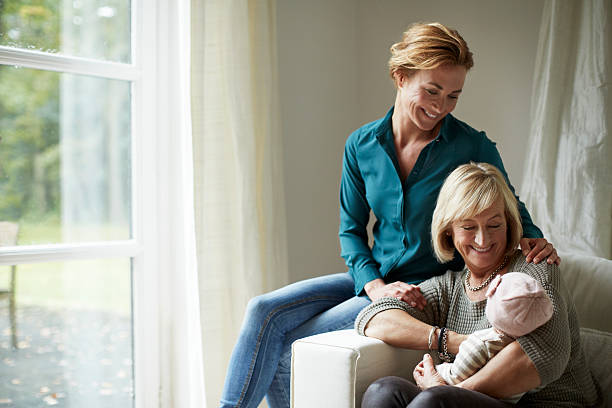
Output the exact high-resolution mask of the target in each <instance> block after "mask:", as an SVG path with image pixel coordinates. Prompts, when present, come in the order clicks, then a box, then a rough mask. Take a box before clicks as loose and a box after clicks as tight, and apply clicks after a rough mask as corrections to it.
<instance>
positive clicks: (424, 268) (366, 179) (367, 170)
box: [339, 108, 542, 295]
mask: <svg viewBox="0 0 612 408" xmlns="http://www.w3.org/2000/svg"><path fill="white" fill-rule="evenodd" d="M392 115H393V108H391V110H390V111H389V112H388V113H387V115H386V116H385V117H384V118H382V119H379V120H377V121H375V122H372V123H369V124H366V125H364V126H362V127H361V128H359V129H357V130H356V131H355V132H353V133H352V134H351V135H350V136H349V138H348V140H347V141H346V145H345V149H344V160H343V167H342V180H341V183H340V231H339V235H340V246H341V249H342V251H341V255H342V257H343V258H344V260H345V262H346V265H347V266H348V269H349V273H350V274H351V276H352V277H353V280H354V281H355V293H356V294H357V295H361V294H362V292H363V287H364V286H365V284H366V283H368V282H370V281H372V280H374V279H376V278H382V279H383V280H384V281H385V282H388V283H389V282H395V281H404V282H407V283H414V284H418V283H420V282H422V281H424V280H426V279H428V278H430V277H432V276H435V275H441V274H443V273H444V272H446V271H447V270H449V269H451V270H460V269H461V268H462V267H463V260H462V259H461V257H459V256H456V257H455V259H454V260H453V261H451V262H450V263H447V264H440V263H438V261H437V260H436V258H435V255H434V253H433V248H432V246H431V233H430V227H431V219H432V214H433V210H434V208H435V206H436V199H437V198H438V192H439V191H440V188H441V187H442V184H443V183H444V180H445V179H446V176H448V174H450V173H451V172H452V171H453V170H454V169H455V168H456V167H457V166H459V165H461V164H464V163H469V162H470V161H474V162H487V163H490V164H493V165H494V166H496V167H497V168H499V170H501V172H502V173H503V175H504V177H506V180H508V175H507V173H506V170H505V169H504V165H503V163H502V159H501V157H500V155H499V152H498V151H497V148H496V147H495V143H494V142H492V141H491V140H490V139H489V138H487V136H486V134H485V133H484V132H479V131H477V130H475V129H473V128H472V127H470V126H468V125H467V124H466V123H464V122H462V121H460V120H458V119H456V118H455V117H454V116H452V115H450V114H449V115H447V116H446V117H445V118H444V119H443V120H442V126H441V129H440V133H439V134H438V136H437V137H436V138H435V139H434V140H432V141H431V142H430V143H429V144H428V145H427V146H425V148H423V150H422V151H421V153H420V154H419V157H418V159H417V161H416V163H415V165H414V168H413V169H412V171H411V172H410V174H409V175H408V177H407V178H406V180H403V181H402V180H401V179H400V175H399V174H400V173H399V164H398V161H397V155H396V153H395V147H394V144H393V131H392V127H391V116H392ZM508 185H509V186H510V189H511V190H512V192H513V193H514V188H513V187H512V185H511V184H510V183H509V182H508ZM515 194H516V193H515ZM517 199H518V196H517ZM518 205H519V212H520V214H521V219H522V225H523V234H524V236H526V237H529V238H541V237H542V232H541V231H540V229H539V228H538V227H536V226H535V225H534V224H533V222H532V221H531V217H530V216H529V213H528V212H527V209H526V208H525V204H523V203H522V202H521V201H520V200H519V201H518ZM370 209H371V210H372V212H373V213H374V215H375V216H376V223H375V224H374V229H373V235H374V244H373V246H372V248H370V247H369V245H368V236H367V232H366V225H367V224H368V220H369V217H370Z"/></svg>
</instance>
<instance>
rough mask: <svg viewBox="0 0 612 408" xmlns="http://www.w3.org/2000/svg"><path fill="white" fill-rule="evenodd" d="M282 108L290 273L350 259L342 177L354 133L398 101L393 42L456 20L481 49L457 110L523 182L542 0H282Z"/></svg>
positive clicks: (313, 271) (338, 267) (323, 270)
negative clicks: (416, 29)
mask: <svg viewBox="0 0 612 408" xmlns="http://www.w3.org/2000/svg"><path fill="white" fill-rule="evenodd" d="M277 4H278V5H277V18H278V46H279V53H278V55H279V73H280V89H281V95H280V97H281V105H282V110H281V119H282V130H283V136H284V152H285V157H284V158H285V180H286V181H285V183H286V185H285V192H286V202H287V218H288V220H287V225H288V247H289V265H290V278H291V280H292V281H296V280H299V279H304V278H307V277H313V276H320V275H323V274H328V273H335V272H343V271H345V270H346V268H345V266H344V262H343V260H342V259H341V258H340V256H339V253H340V249H339V245H338V185H339V180H340V169H341V162H342V149H343V146H344V141H345V139H346V137H347V136H348V134H349V133H350V132H351V131H352V130H354V129H356V128H357V127H359V126H360V125H361V124H363V123H366V122H369V121H371V120H375V119H377V118H379V117H380V116H382V115H384V113H385V112H386V111H387V110H388V108H389V107H390V106H391V105H392V103H393V98H394V89H393V85H392V83H391V81H390V79H389V77H388V73H387V67H386V63H387V59H388V56H389V46H390V45H391V44H392V43H394V42H396V41H398V40H399V39H400V38H401V34H402V32H403V30H404V29H405V28H406V27H407V26H408V25H409V24H410V23H412V22H416V21H440V22H442V23H444V24H447V25H449V26H451V27H454V28H456V29H457V30H459V32H460V33H461V34H462V35H463V37H464V38H465V39H466V41H467V42H468V44H469V46H470V48H471V50H472V52H473V53H474V60H475V66H474V68H473V69H472V71H470V73H469V74H468V78H467V80H466V84H465V87H464V92H463V94H462V96H461V99H460V102H459V105H458V107H457V109H456V111H455V114H456V116H457V117H459V118H460V119H462V120H464V121H466V122H467V123H469V124H470V125H472V126H473V127H475V128H477V129H482V130H485V131H486V132H487V134H488V135H489V137H490V138H491V139H493V140H495V141H497V142H498V148H499V150H500V152H501V153H502V157H503V158H504V163H505V165H506V169H507V170H508V172H509V175H510V179H511V180H512V182H513V184H514V185H515V187H517V188H518V187H519V186H520V181H521V178H522V167H523V160H522V158H523V148H524V146H525V145H526V140H527V132H528V130H529V104H530V98H531V82H532V75H533V68H534V61H535V53H536V47H537V41H538V32H539V22H540V17H541V13H542V6H543V1H542V0H539V1H533V0H515V1H512V2H509V1H507V0H463V1H461V2H457V1H455V0H429V1H427V2H422V1H416V0H415V1H407V0H379V1H374V0H334V1H329V0H309V1H304V0H279V1H278V3H277Z"/></svg>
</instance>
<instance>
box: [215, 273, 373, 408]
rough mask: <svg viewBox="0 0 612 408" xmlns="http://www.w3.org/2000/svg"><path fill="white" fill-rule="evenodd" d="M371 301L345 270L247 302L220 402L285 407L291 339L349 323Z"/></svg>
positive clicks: (224, 405)
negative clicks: (356, 289) (357, 289)
mask: <svg viewBox="0 0 612 408" xmlns="http://www.w3.org/2000/svg"><path fill="white" fill-rule="evenodd" d="M369 303H370V299H369V298H368V297H367V296H359V297H358V296H355V293H354V283H353V279H352V278H351V277H350V275H349V274H348V273H340V274H335V275H328V276H322V277H320V278H313V279H308V280H305V281H301V282H297V283H294V284H291V285H288V286H285V287H284V288H281V289H278V290H275V291H273V292H270V293H266V294H264V295H261V296H257V297H255V298H253V299H251V301H250V302H249V304H248V306H247V310H246V314H245V317H244V322H243V324H242V328H241V330H240V335H239V337H238V341H237V343H236V345H235V346H234V351H233V353H232V357H231V359H230V363H229V367H228V371H227V375H226V377H225V386H224V387H223V393H222V394H221V405H220V407H221V408H228V407H241V408H251V407H252V408H256V407H257V406H258V405H259V403H260V402H261V400H262V399H263V398H264V396H266V398H267V400H268V405H269V406H270V407H271V408H281V407H282V408H287V407H289V401H290V399H289V389H290V377H291V344H292V343H293V342H294V341H295V340H297V339H301V338H304V337H307V336H311V335H314V334H319V333H325V332H329V331H333V330H341V329H348V328H352V327H353V324H354V321H355V317H357V314H358V313H359V311H360V310H361V309H363V308H364V307H365V306H367V305H368V304H369Z"/></svg>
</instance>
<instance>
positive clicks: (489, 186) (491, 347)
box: [355, 163, 602, 408]
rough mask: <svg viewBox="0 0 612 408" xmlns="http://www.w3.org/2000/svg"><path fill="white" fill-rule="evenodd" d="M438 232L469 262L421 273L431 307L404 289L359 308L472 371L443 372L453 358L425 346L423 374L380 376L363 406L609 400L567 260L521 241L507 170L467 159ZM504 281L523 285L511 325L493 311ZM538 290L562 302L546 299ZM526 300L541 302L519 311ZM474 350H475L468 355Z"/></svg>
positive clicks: (365, 329)
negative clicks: (550, 258)
mask: <svg viewBox="0 0 612 408" xmlns="http://www.w3.org/2000/svg"><path fill="white" fill-rule="evenodd" d="M431 231H432V237H433V244H434V248H435V252H436V255H437V256H438V258H439V259H440V260H441V261H448V260H449V259H452V258H453V257H454V255H455V253H457V254H458V258H461V259H462V260H463V261H464V262H465V267H464V268H463V270H460V271H452V270H448V271H447V272H446V273H444V274H442V275H439V276H434V277H432V278H430V279H427V280H425V281H424V282H421V283H420V284H419V289H420V291H421V293H422V294H423V296H425V298H426V299H427V304H426V306H425V307H424V308H418V307H414V306H412V305H410V304H408V303H407V302H404V301H402V300H399V299H397V298H395V297H383V298H381V299H378V300H376V301H374V302H372V303H371V304H370V305H368V306H367V307H366V308H364V309H363V310H362V311H361V312H360V313H359V315H358V316H357V318H356V320H355V329H356V330H357V331H358V332H359V333H360V334H362V335H366V336H370V337H375V338H378V339H380V340H382V341H384V342H385V343H388V344H390V345H392V346H395V347H402V348H408V349H413V350H428V351H429V352H430V353H432V354H434V355H438V356H439V358H440V360H442V361H445V362H447V363H450V362H453V360H454V362H453V364H454V369H455V370H457V369H458V370H457V372H463V373H467V372H469V375H466V376H461V377H460V376H454V377H449V376H444V375H441V373H440V372H439V371H438V370H439V369H440V370H443V372H447V371H445V370H446V369H447V368H448V366H441V367H440V366H436V365H435V364H434V361H433V359H432V357H431V355H430V354H424V355H423V360H422V361H421V362H420V363H419V364H418V365H417V366H416V367H415V368H414V371H413V378H414V383H413V382H411V381H408V380H407V379H405V378H400V377H395V376H391V377H383V378H381V379H378V380H376V381H375V382H374V383H372V384H371V385H370V386H369V387H368V389H367V390H366V392H365V393H364V395H363V399H362V402H361V406H362V408H439V407H457V408H459V407H488V408H508V407H512V406H514V405H513V404H510V403H509V401H512V402H513V403H517V406H529V407H548V406H551V407H552V406H554V407H578V406H580V407H591V406H599V404H601V400H602V395H601V392H600V391H599V389H600V387H598V385H597V384H596V383H595V381H594V379H593V377H592V376H591V373H590V372H589V369H588V367H587V364H586V362H585V358H584V352H583V351H582V346H581V342H580V325H579V323H578V317H577V315H576V308H575V306H574V303H573V300H572V297H571V295H570V292H569V291H568V289H567V288H566V287H565V286H564V282H563V279H561V276H560V271H559V268H558V267H557V265H555V264H548V263H546V262H542V263H540V264H534V263H530V262H528V261H527V259H526V257H525V255H524V254H522V253H521V252H520V251H519V250H518V249H517V244H518V239H519V238H520V237H521V224H520V218H519V214H518V210H517V204H516V199H515V198H514V195H513V194H512V192H511V191H510V189H509V188H508V186H507V184H506V180H505V178H504V177H503V175H502V174H501V172H500V171H499V170H498V169H497V168H495V167H494V166H492V165H490V164H488V163H469V164H463V165H461V166H459V167H457V168H456V169H455V170H454V171H453V172H452V173H451V174H450V175H449V176H448V177H447V178H446V181H445V182H444V184H443V185H442V188H441V189H440V194H439V196H438V200H437V205H436V208H435V210H434V215H433V225H432V227H431ZM525 275H527V276H528V277H529V278H527V277H526V276H525ZM517 276H518V279H517V280H516V281H514V283H508V282H512V279H513V277H517ZM530 279H531V280H535V281H537V284H536V285H538V286H539V289H538V290H537V291H533V292H530V290H526V291H522V290H521V285H522V284H521V283H519V282H521V281H522V282H525V281H526V280H530ZM502 281H503V282H505V283H506V284H510V285H514V284H517V286H516V287H515V289H517V290H516V292H514V291H513V289H509V290H507V291H506V290H502V292H503V293H504V294H503V295H501V296H502V299H501V300H500V301H501V303H503V304H504V306H505V307H501V308H500V309H501V310H503V311H501V312H500V315H501V316H503V319H502V320H503V321H504V322H505V323H508V322H509V323H508V325H507V326H505V328H501V327H499V326H496V325H495V324H494V323H495V322H493V321H490V320H489V319H495V317H496V316H495V314H494V313H493V314H492V313H491V311H492V309H491V308H490V306H491V307H493V308H495V306H494V305H493V306H492V305H491V304H490V303H489V302H491V299H490V297H491V296H493V294H494V293H496V291H499V290H500V287H499V286H498V285H499V284H500V282H502ZM540 291H541V292H540ZM538 293H539V294H538ZM544 293H545V294H544ZM499 295H500V293H498V296H499ZM538 297H540V298H541V297H546V298H547V300H548V301H550V302H551V303H552V304H548V305H544V304H539V300H538ZM519 298H520V299H521V300H520V301H519V300H518V299H519ZM498 300H499V298H498ZM517 301H518V302H519V303H520V302H521V301H525V302H526V304H529V305H531V307H534V308H533V309H531V307H530V308H529V310H522V311H521V312H518V310H519V308H517V305H518V303H517ZM494 302H495V301H494ZM498 306H499V305H498ZM544 308H546V309H547V310H543V309H544ZM551 311H552V313H551ZM513 312H514V313H513ZM532 319H534V320H539V323H538V324H537V325H536V326H535V327H536V328H535V329H533V328H531V329H530V330H531V331H530V330H521V331H514V330H513V329H511V326H512V325H515V324H516V325H518V326H521V327H523V328H525V327H527V326H528V325H529V324H530V323H532V322H533V321H534V320H532ZM497 322H498V323H499V320H498V321H497ZM492 324H493V328H492ZM490 328H492V329H491V330H484V329H490ZM467 334H472V336H470V337H469V338H468V336H467ZM466 355H470V356H472V357H474V359H471V358H467V359H463V358H462V357H464V356H466ZM476 355H477V357H476ZM459 356H461V357H459ZM455 357H457V359H455ZM459 377H460V378H459ZM447 381H451V383H447ZM517 400H518V402H517Z"/></svg>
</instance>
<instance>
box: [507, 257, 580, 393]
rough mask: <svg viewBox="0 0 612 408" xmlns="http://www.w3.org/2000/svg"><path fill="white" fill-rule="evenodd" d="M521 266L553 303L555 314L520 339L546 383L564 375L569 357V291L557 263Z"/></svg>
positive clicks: (543, 382) (544, 384) (542, 380)
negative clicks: (539, 284) (542, 288)
mask: <svg viewBox="0 0 612 408" xmlns="http://www.w3.org/2000/svg"><path fill="white" fill-rule="evenodd" d="M522 269H523V272H526V273H527V274H529V275H531V276H532V277H533V278H535V279H536V280H538V281H539V282H540V283H541V284H542V286H543V287H544V290H545V291H546V294H547V295H548V296H549V297H550V299H551V301H552V304H553V315H552V317H551V319H550V320H549V321H548V322H546V323H545V324H544V325H542V326H540V327H538V328H537V329H536V330H534V331H532V332H531V333H529V334H527V335H525V336H522V337H519V338H518V339H517V341H518V343H519V344H520V346H521V348H522V349H523V351H524V352H525V353H526V354H527V356H528V357H529V359H530V360H531V361H532V362H533V364H534V365H535V367H536V369H537V371H538V374H539V375H540V380H541V382H542V384H541V386H546V385H547V384H550V383H551V382H553V381H555V380H556V379H558V378H559V377H561V375H562V374H563V373H564V371H565V368H566V366H567V363H568V360H569V358H570V354H571V332H570V331H571V328H570V325H569V318H568V307H569V306H568V296H569V294H568V293H567V290H565V287H564V286H562V283H561V276H560V274H559V268H558V266H557V265H548V264H547V263H546V262H541V263H539V264H537V265H534V264H532V263H530V264H526V265H525V266H524V267H523V268H522ZM570 303H571V302H570Z"/></svg>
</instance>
